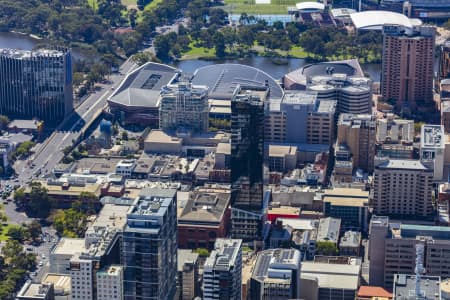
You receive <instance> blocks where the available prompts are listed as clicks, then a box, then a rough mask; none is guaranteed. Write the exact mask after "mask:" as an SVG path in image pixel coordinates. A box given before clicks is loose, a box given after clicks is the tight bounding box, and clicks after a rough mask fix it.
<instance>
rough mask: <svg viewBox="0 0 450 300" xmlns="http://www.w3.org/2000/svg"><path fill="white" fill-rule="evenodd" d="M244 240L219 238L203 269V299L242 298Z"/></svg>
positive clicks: (234, 299)
mask: <svg viewBox="0 0 450 300" xmlns="http://www.w3.org/2000/svg"><path fill="white" fill-rule="evenodd" d="M241 286H242V240H236V239H217V240H216V243H215V246H214V250H213V251H211V254H210V255H209V257H208V258H207V259H206V262H205V265H204V269H203V299H205V300H214V299H230V300H240V299H241V295H242V292H241Z"/></svg>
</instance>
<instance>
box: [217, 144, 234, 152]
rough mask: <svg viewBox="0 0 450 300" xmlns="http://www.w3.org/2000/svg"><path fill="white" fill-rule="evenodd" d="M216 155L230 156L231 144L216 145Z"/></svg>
mask: <svg viewBox="0 0 450 300" xmlns="http://www.w3.org/2000/svg"><path fill="white" fill-rule="evenodd" d="M216 153H220V154H228V155H230V154H231V144H230V143H218V144H217V149H216Z"/></svg>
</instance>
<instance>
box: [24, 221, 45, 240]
mask: <svg viewBox="0 0 450 300" xmlns="http://www.w3.org/2000/svg"><path fill="white" fill-rule="evenodd" d="M27 229H28V232H29V234H30V237H31V238H32V239H33V241H37V240H38V239H39V238H40V236H41V234H42V226H41V224H40V223H39V222H38V221H36V220H33V221H32V222H31V223H30V224H28V225H27Z"/></svg>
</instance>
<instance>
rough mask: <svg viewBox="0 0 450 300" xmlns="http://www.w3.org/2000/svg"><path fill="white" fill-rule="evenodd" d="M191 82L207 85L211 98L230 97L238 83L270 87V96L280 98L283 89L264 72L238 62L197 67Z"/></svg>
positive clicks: (247, 85) (246, 85)
mask: <svg viewBox="0 0 450 300" xmlns="http://www.w3.org/2000/svg"><path fill="white" fill-rule="evenodd" d="M192 84H195V85H206V86H208V87H209V97H210V98H212V99H231V97H232V95H233V93H234V91H235V90H236V87H237V86H238V85H240V86H245V87H265V86H266V85H268V86H269V88H270V97H271V98H272V99H273V98H280V99H281V98H282V96H283V89H282V88H281V86H280V85H279V84H278V83H277V82H276V80H275V79H274V78H273V77H272V76H270V75H269V74H267V73H266V72H264V71H262V70H259V69H257V68H254V67H250V66H246V65H240V64H217V65H211V66H206V67H201V68H198V69H197V70H196V71H195V72H194V75H193V78H192Z"/></svg>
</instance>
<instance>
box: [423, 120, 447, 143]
mask: <svg viewBox="0 0 450 300" xmlns="http://www.w3.org/2000/svg"><path fill="white" fill-rule="evenodd" d="M444 135H445V133H444V126H443V125H428V124H427V125H423V126H422V129H421V134H420V148H421V149H423V148H427V149H429V148H436V149H438V148H439V149H443V148H445V138H444Z"/></svg>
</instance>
